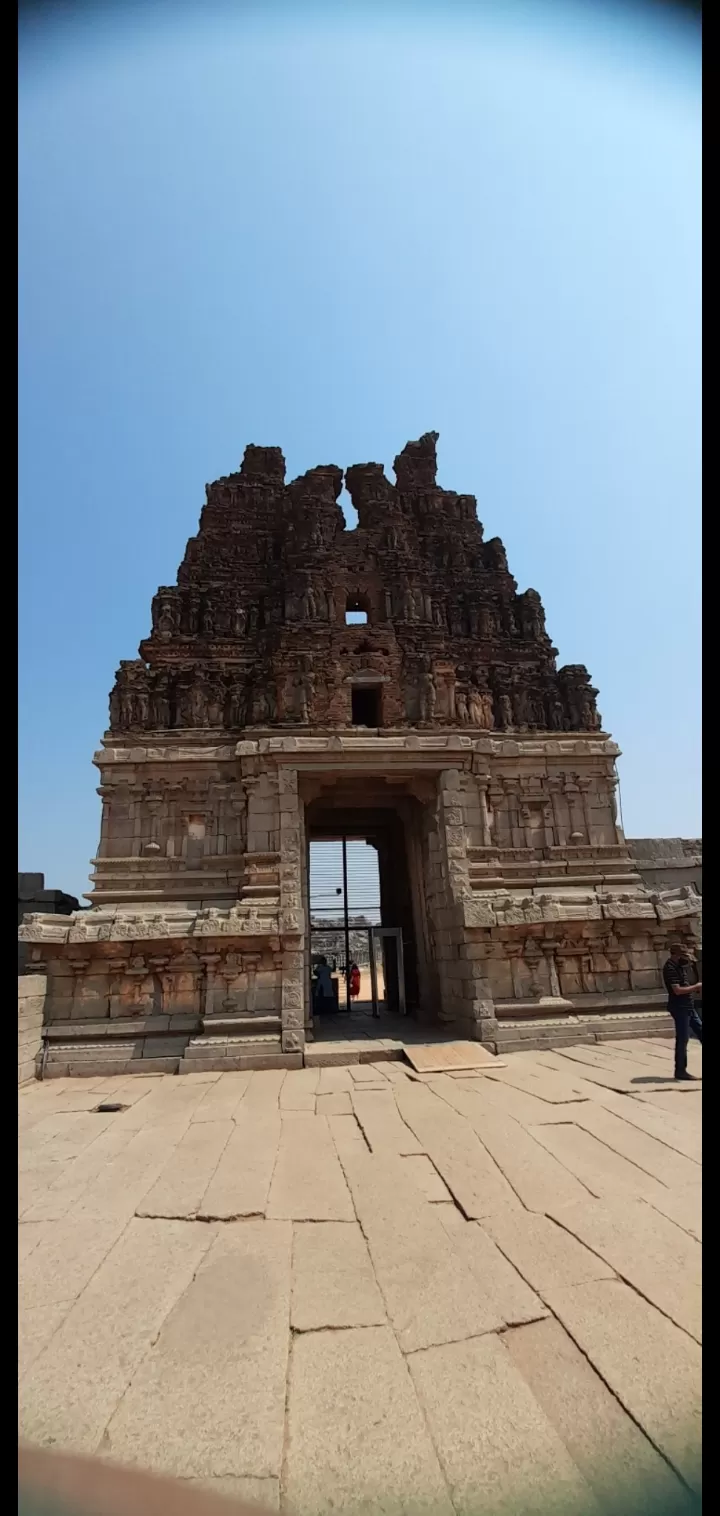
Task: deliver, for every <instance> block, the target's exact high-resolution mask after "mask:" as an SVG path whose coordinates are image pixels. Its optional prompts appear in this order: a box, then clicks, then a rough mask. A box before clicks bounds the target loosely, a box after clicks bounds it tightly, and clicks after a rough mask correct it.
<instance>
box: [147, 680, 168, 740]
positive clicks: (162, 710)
mask: <svg viewBox="0 0 720 1516" xmlns="http://www.w3.org/2000/svg"><path fill="white" fill-rule="evenodd" d="M151 716H152V724H153V726H157V727H160V728H161V729H162V728H166V727H169V725H170V698H169V692H168V686H167V682H166V679H165V678H164V677H163V676H162V675H161V676H160V678H159V679H158V680H157V681H156V683H155V685H154V687H153V692H152V698H151Z"/></svg>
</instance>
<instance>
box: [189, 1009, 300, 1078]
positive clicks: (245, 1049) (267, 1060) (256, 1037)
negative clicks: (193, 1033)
mask: <svg viewBox="0 0 720 1516" xmlns="http://www.w3.org/2000/svg"><path fill="white" fill-rule="evenodd" d="M263 1019H264V1020H266V1021H275V1022H277V1027H278V1030H277V1031H276V1032H266V1033H261V1032H257V1031H256V1030H255V1018H253V1025H252V1029H251V1028H248V1034H246V1035H244V1036H240V1037H238V1036H237V1035H233V1034H231V1035H228V1034H227V1033H224V1034H220V1035H208V1034H207V1033H205V1034H204V1035H202V1036H200V1037H193V1038H192V1039H191V1041H190V1042H189V1044H188V1047H187V1049H186V1051H185V1056H184V1058H183V1059H182V1061H181V1063H180V1066H179V1068H178V1073H180V1074H199V1073H205V1072H208V1073H210V1072H212V1073H215V1072H218V1073H223V1072H224V1071H225V1070H227V1069H300V1068H302V1066H303V1055H302V1053H283V1050H282V1041H281V1037H280V1019H279V1017H265V1018H261V1017H258V1018H257V1020H258V1021H262V1020H263ZM231 1025H232V1026H233V1029H234V1023H231ZM251 1030H252V1035H249V1034H250V1031H251Z"/></svg>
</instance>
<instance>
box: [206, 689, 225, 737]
mask: <svg viewBox="0 0 720 1516" xmlns="http://www.w3.org/2000/svg"><path fill="white" fill-rule="evenodd" d="M224 715H225V690H224V688H223V686H222V685H221V684H220V683H219V682H217V681H213V682H212V683H211V684H210V685H209V686H208V691H207V724H208V726H222V724H223V717H224Z"/></svg>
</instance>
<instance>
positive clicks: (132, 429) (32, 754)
mask: <svg viewBox="0 0 720 1516" xmlns="http://www.w3.org/2000/svg"><path fill="white" fill-rule="evenodd" d="M659 14H660V19H659V20H658V19H654V18H653V17H651V16H650V15H649V13H648V12H647V10H646V9H644V8H635V7H627V6H626V7H622V8H618V7H611V6H604V7H603V6H591V5H590V4H589V3H586V4H583V5H571V4H569V3H568V4H566V5H557V4H553V5H549V6H544V5H543V4H541V3H538V0H534V3H533V4H532V5H528V4H524V5H521V4H519V3H518V4H515V3H514V0H506V3H505V4H503V5H502V6H501V7H495V6H490V5H483V4H476V5H475V6H472V7H471V6H459V5H454V4H452V3H451V0H447V3H446V4H445V5H444V6H443V7H442V9H441V10H434V9H429V8H425V9H421V8H419V7H413V8H412V9H408V8H405V9H400V8H396V7H395V6H393V5H392V4H387V5H385V6H384V7H381V6H365V7H363V8H352V7H350V6H347V7H346V6H343V5H340V4H337V5H335V6H334V7H331V8H329V9H328V8H326V9H311V10H305V8H304V7H303V6H302V5H301V4H295V5H294V6H292V7H280V6H274V5H273V4H272V3H268V4H267V5H265V6H264V7H253V6H242V5H237V4H236V5H233V6H230V5H220V4H218V3H212V0H209V3H207V4H205V5H203V6H190V5H182V4H180V3H178V4H175V5H172V6H170V5H168V4H158V5H153V4H149V3H148V4H147V5H146V6H144V7H137V6H133V7H125V8H122V9H115V8H113V7H112V6H109V5H107V6H105V7H85V8H84V10H83V11H78V12H77V13H74V12H73V11H72V10H71V11H67V10H65V11H63V12H61V14H60V17H59V19H57V20H56V21H54V22H53V23H52V24H51V23H50V22H48V21H47V20H46V21H44V22H43V24H42V25H40V24H39V23H37V22H36V23H35V25H34V28H33V30H32V31H31V32H29V33H28V32H25V33H23V34H22V36H21V61H20V268H21V278H20V537H21V542H20V791H21V798H20V866H21V867H22V868H25V869H33V870H43V871H44V872H45V875H46V883H47V884H48V885H49V886H51V887H55V888H62V889H67V890H70V891H72V892H74V893H76V894H81V893H82V892H83V891H84V890H85V889H86V888H87V875H88V872H89V869H88V860H89V859H90V858H91V857H92V856H93V854H94V851H95V847H96V843H97V834H98V828H99V801H98V798H97V796H96V794H95V786H96V784H97V782H98V781H97V775H96V771H95V770H94V769H93V767H92V765H91V758H92V754H93V751H95V749H96V748H97V747H98V746H99V740H100V737H101V735H102V732H103V731H104V729H105V726H106V722H107V696H108V691H109V689H110V687H111V685H112V681H113V676H114V671H115V669H116V667H117V664H118V662H119V660H120V659H121V658H128V657H133V656H135V653H136V649H137V644H138V642H139V640H140V638H141V637H143V636H144V635H146V633H147V631H148V628H149V620H150V601H151V597H152V595H153V593H154V591H155V589H156V588H157V586H158V584H167V583H172V582H173V581H174V578H175V574H176V570H177V566H178V563H179V562H180V560H181V558H182V555H183V551H184V547H185V542H186V540H187V538H188V536H189V535H190V534H191V533H193V532H194V531H195V530H196V526H197V520H198V515H199V511H200V507H201V505H202V501H203V498H204V483H205V481H206V480H208V479H212V478H216V477H217V476H219V475H221V474H224V473H227V472H229V471H230V470H232V469H233V468H234V467H236V466H237V465H238V463H239V460H240V458H241V456H242V452H243V449H244V447H245V445H246V444H247V443H248V442H255V443H264V444H278V445H280V446H281V447H282V448H283V450H284V452H285V455H286V458H287V460H288V470H289V474H290V475H294V474H297V473H300V472H302V471H303V470H305V469H306V468H309V467H312V466H313V465H314V464H316V463H329V462H333V463H338V464H340V465H341V466H343V467H346V466H348V465H349V464H351V463H354V462H362V461H367V460H369V459H374V460H377V461H381V462H384V463H385V464H386V465H387V466H388V468H389V467H390V465H391V462H392V458H393V456H394V455H395V453H396V452H397V451H398V450H399V448H400V447H402V446H403V444H404V443H405V442H406V441H407V439H408V438H411V437H417V436H419V435H420V433H421V432H423V431H426V430H429V429H435V430H437V431H438V432H439V433H440V442H439V464H440V481H441V483H443V484H444V485H445V486H447V487H448V488H453V489H458V490H462V491H466V492H473V493H474V494H476V495H477V498H478V513H479V516H480V519H481V521H482V522H483V523H484V525H485V531H486V536H488V537H491V536H494V535H496V534H497V535H500V536H501V537H502V538H503V539H504V541H505V544H506V547H507V550H508V555H509V559H510V566H511V569H512V571H513V573H514V575H515V577H516V579H517V580H518V584H519V587H520V588H521V589H525V588H527V587H528V586H530V585H532V586H534V587H535V588H537V589H538V590H539V591H540V593H541V595H542V597H543V601H544V604H545V608H546V613H547V622H548V629H549V631H550V633H551V635H552V637H553V640H554V641H555V643H556V645H557V647H558V648H559V650H560V661H561V662H579V663H586V664H587V666H588V667H589V669H590V671H591V674H592V676H593V679H594V681H595V683H596V684H597V685H598V686H599V688H600V700H599V706H600V710H601V711H602V714H603V717H604V721H605V724H606V726H607V727H608V728H609V729H610V730H611V731H612V732H613V734H614V735H615V736H616V738H617V740H618V741H619V743H620V746H621V748H622V750H623V758H622V760H621V764H620V774H621V784H622V799H623V809H624V819H625V827H626V831H627V833H628V835H631V836H632V835H634V836H644V835H685V836H691V835H696V834H698V833H699V832H700V828H701V821H700V789H699V743H700V695H699V676H700V658H699V622H700V601H699V494H700V417H699V399H700V337H699V320H700V247H699V242H700V148H699V117H700V74H699V68H700V64H699V49H698V44H697V39H696V36H695V33H694V31H693V30H692V28H691V26H690V24H689V23H687V22H685V21H682V20H680V21H678V20H676V19H675V18H674V17H673V16H672V14H671V13H670V12H667V11H666V12H665V13H663V12H662V11H660V13H659ZM671 691H672V692H673V693H672V704H670V703H669V702H670V692H671ZM670 711H671V712H672V714H670Z"/></svg>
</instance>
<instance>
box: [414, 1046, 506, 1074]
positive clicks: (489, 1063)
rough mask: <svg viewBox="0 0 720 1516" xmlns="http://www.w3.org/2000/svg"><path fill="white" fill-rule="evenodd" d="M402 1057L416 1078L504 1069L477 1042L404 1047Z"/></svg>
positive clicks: (493, 1055) (497, 1060)
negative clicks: (427, 1075)
mask: <svg viewBox="0 0 720 1516" xmlns="http://www.w3.org/2000/svg"><path fill="white" fill-rule="evenodd" d="M403 1051H404V1053H405V1057H406V1058H407V1060H408V1063H409V1064H410V1065H411V1066H412V1068H414V1070H415V1072H416V1074H452V1073H459V1072H461V1071H462V1072H467V1071H469V1070H472V1071H473V1072H474V1073H478V1074H482V1073H483V1072H484V1071H485V1070H486V1069H503V1068H504V1067H505V1064H504V1063H502V1062H501V1061H500V1059H499V1058H496V1057H495V1054H494V1053H491V1052H490V1051H489V1049H488V1048H485V1047H483V1046H482V1044H481V1043H479V1042H438V1043H422V1044H419V1045H417V1046H413V1045H411V1044H410V1045H409V1044H408V1043H405V1045H404V1049H403Z"/></svg>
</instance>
